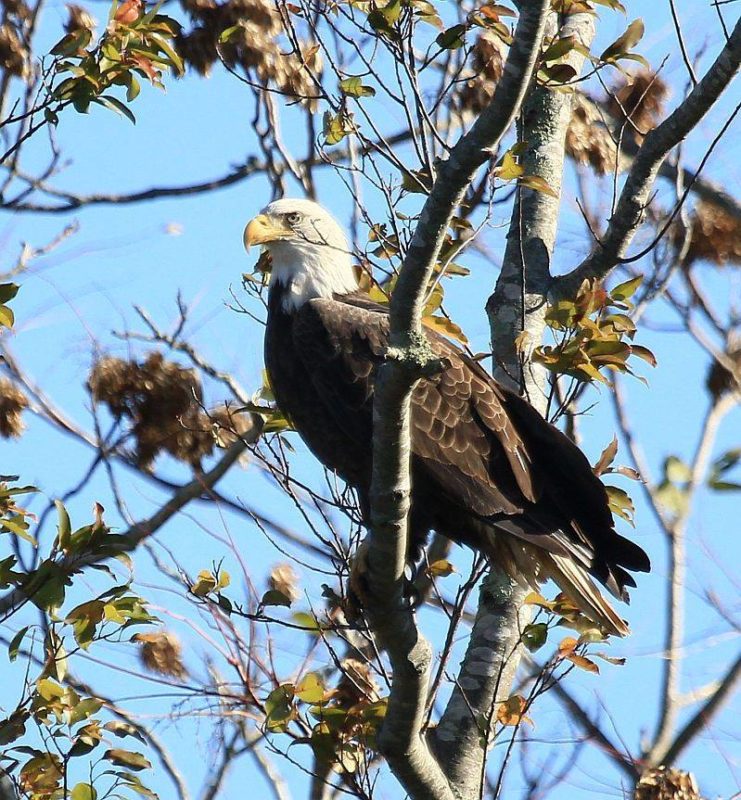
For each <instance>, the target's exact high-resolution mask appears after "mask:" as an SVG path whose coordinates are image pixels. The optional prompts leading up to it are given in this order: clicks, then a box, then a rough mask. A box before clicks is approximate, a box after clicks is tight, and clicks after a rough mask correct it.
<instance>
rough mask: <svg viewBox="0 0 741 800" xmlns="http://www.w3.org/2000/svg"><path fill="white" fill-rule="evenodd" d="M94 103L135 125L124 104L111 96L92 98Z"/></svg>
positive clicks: (133, 117) (129, 111)
mask: <svg viewBox="0 0 741 800" xmlns="http://www.w3.org/2000/svg"><path fill="white" fill-rule="evenodd" d="M94 102H96V103H97V104H98V105H101V106H104V107H105V108H108V109H110V110H111V111H115V112H116V113H117V114H120V115H121V116H122V117H126V119H127V120H129V122H130V123H131V124H132V125H136V117H135V116H134V114H133V113H132V111H131V109H130V108H129V107H128V106H127V105H126V104H125V103H122V102H121V101H120V100H119V99H118V98H117V97H113V96H112V95H109V94H104V95H101V96H100V97H96V98H94Z"/></svg>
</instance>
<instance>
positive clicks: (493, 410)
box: [294, 299, 537, 518]
mask: <svg viewBox="0 0 741 800" xmlns="http://www.w3.org/2000/svg"><path fill="white" fill-rule="evenodd" d="M364 305H365V304H364ZM379 308H380V307H379ZM388 332H389V319H388V315H387V314H386V313H385V312H384V311H383V310H376V308H374V307H373V306H372V304H370V303H368V304H367V305H365V307H361V306H356V305H351V304H349V303H346V302H341V301H336V300H329V299H317V300H311V301H309V302H307V303H305V304H304V305H303V306H302V308H301V309H300V310H299V311H298V312H297V314H296V318H295V322H294V345H295V348H296V352H297V353H298V354H299V355H300V357H301V358H302V360H303V362H304V365H305V366H306V368H307V371H308V373H309V374H310V375H311V379H312V381H313V382H314V384H315V386H316V387H317V389H318V390H319V392H320V394H321V396H322V397H324V398H325V399H326V407H327V411H328V412H329V413H330V414H331V416H332V417H333V418H334V420H335V422H336V424H337V425H338V426H339V427H340V428H341V429H342V430H343V431H344V432H345V434H346V435H348V436H351V437H352V438H353V439H355V440H356V441H358V442H363V443H367V442H368V441H369V440H370V432H371V429H372V428H371V426H372V397H373V379H374V371H375V369H376V367H377V366H378V365H379V364H380V363H381V361H382V359H383V356H384V353H385V350H386V347H387V345H388ZM430 342H431V344H432V346H433V348H434V350H435V351H436V352H437V353H438V354H439V355H441V356H445V357H446V358H447V359H448V361H449V362H450V366H449V368H448V369H446V370H444V371H443V372H442V373H441V374H440V375H438V376H435V378H433V379H431V380H421V381H420V382H419V383H418V384H417V386H416V387H415V389H414V393H413V396H412V452H413V453H414V455H415V456H416V457H417V458H418V460H420V461H421V462H422V463H423V465H424V468H425V469H426V470H427V471H428V472H429V473H430V474H431V476H433V477H434V478H436V479H437V482H438V483H439V484H440V485H441V486H443V487H445V491H446V493H447V495H448V496H449V497H450V499H451V500H452V501H453V502H455V503H457V504H459V505H461V506H462V507H463V508H465V509H467V510H469V511H470V512H472V513H474V514H476V515H479V516H481V517H484V518H488V517H491V516H493V515H502V514H504V515H514V514H521V513H522V511H523V507H524V506H525V505H530V504H531V503H533V502H534V501H535V500H536V499H537V496H536V489H535V488H534V487H533V484H532V480H531V474H530V469H529V458H528V453H527V450H526V448H525V446H524V444H523V442H522V439H521V438H520V436H519V435H518V433H517V431H516V430H515V427H514V426H513V425H512V423H511V421H510V419H509V417H508V415H507V413H506V412H505V410H504V408H503V406H502V404H501V402H500V401H499V399H498V397H497V387H496V385H495V384H493V383H492V382H491V380H490V379H487V378H486V377H485V375H486V374H485V373H483V376H484V377H482V376H481V375H480V374H478V373H477V372H475V371H473V370H471V369H470V368H469V367H468V365H467V364H466V363H465V362H464V361H463V359H462V358H461V354H460V352H459V351H458V350H457V349H456V348H455V347H454V346H453V345H451V344H449V343H448V342H447V341H446V340H445V339H443V338H442V337H438V336H437V335H435V334H433V332H430Z"/></svg>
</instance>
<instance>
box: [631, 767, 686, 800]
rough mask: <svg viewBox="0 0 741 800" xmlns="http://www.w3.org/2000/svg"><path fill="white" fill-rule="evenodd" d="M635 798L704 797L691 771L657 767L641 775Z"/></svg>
mask: <svg viewBox="0 0 741 800" xmlns="http://www.w3.org/2000/svg"><path fill="white" fill-rule="evenodd" d="M634 800H702V797H701V795H700V790H699V789H698V788H697V781H695V776H694V775H692V773H691V772H682V771H681V770H678V769H672V768H671V767H656V768H655V769H649V770H647V771H646V772H645V773H644V774H643V775H642V776H641V779H640V780H639V781H638V784H637V785H636V790H635V795H634Z"/></svg>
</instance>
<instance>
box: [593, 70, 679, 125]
mask: <svg viewBox="0 0 741 800" xmlns="http://www.w3.org/2000/svg"><path fill="white" fill-rule="evenodd" d="M668 94H669V89H668V87H667V85H666V84H665V83H664V81H662V80H661V78H659V77H658V76H657V75H656V74H655V73H653V72H649V71H648V70H643V71H641V72H638V73H636V74H635V75H631V76H630V77H628V78H625V80H624V81H623V83H622V84H620V85H618V86H616V87H615V88H614V89H613V91H612V92H611V94H610V97H609V98H608V99H607V103H606V107H607V111H608V113H609V114H610V115H611V116H612V117H614V118H615V119H616V120H619V121H620V122H621V123H622V122H623V121H625V120H626V119H627V120H629V121H630V122H629V124H628V125H627V126H626V132H630V131H632V132H634V133H636V134H637V138H639V139H640V138H641V136H640V135H641V134H646V133H648V132H649V131H650V130H651V129H652V128H655V127H656V125H657V124H658V122H659V119H660V118H661V115H662V113H663V111H664V101H665V100H666V98H667V96H668Z"/></svg>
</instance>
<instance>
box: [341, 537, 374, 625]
mask: <svg viewBox="0 0 741 800" xmlns="http://www.w3.org/2000/svg"><path fill="white" fill-rule="evenodd" d="M370 600H371V591H370V587H369V586H368V538H367V537H366V538H365V539H363V541H362V542H361V543H360V545H359V546H358V549H357V550H356V551H355V554H354V555H353V556H352V558H351V560H350V577H349V579H348V585H347V609H346V614H347V618H348V621H349V622H351V623H355V622H358V621H360V619H361V618H362V615H363V608H364V607H366V606H367V605H368V603H369V602H370Z"/></svg>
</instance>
